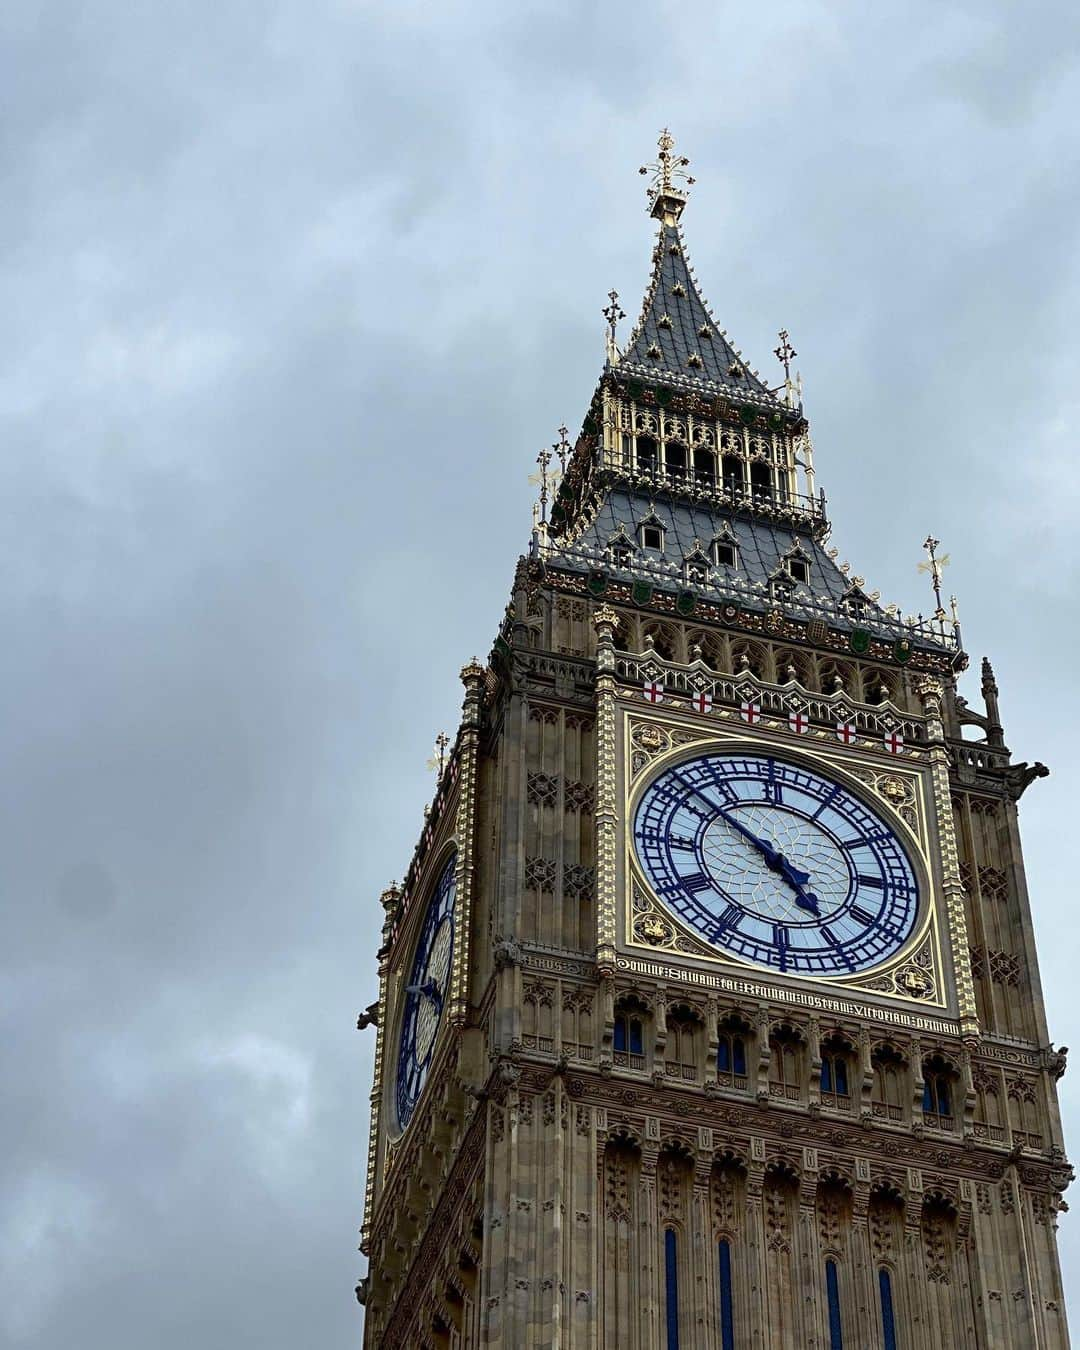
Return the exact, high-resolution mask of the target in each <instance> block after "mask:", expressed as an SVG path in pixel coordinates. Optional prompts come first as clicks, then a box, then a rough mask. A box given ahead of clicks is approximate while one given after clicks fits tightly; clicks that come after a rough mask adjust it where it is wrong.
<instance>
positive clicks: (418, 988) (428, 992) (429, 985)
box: [405, 980, 442, 1012]
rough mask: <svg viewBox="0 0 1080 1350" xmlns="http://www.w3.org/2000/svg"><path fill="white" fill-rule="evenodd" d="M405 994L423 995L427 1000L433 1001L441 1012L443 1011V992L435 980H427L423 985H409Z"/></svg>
mask: <svg viewBox="0 0 1080 1350" xmlns="http://www.w3.org/2000/svg"><path fill="white" fill-rule="evenodd" d="M405 992H406V993H407V994H423V995H424V997H425V998H429V999H431V1001H432V1003H434V1004H435V1007H436V1008H437V1009H438V1010H439V1011H440V1012H441V1011H442V990H441V989H440V988H439V986H438V985H437V984H436V983H435V981H434V980H425V981H424V983H423V984H407V985H406V986H405Z"/></svg>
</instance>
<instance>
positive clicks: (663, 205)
mask: <svg viewBox="0 0 1080 1350" xmlns="http://www.w3.org/2000/svg"><path fill="white" fill-rule="evenodd" d="M689 163H690V161H689V160H688V159H687V157H686V156H685V155H677V154H675V137H674V136H672V134H671V132H670V131H668V129H667V127H665V128H664V129H663V131H661V133H660V137H659V140H658V141H657V151H656V159H655V160H654V161H653V162H652V163H651V164H643V165H642V166H641V168H640V169H639V170H638V173H641V174H649V173H651V174H652V182H651V183H650V185H649V187H648V189H647V191H646V194H645V195H646V196H647V197H648V199H649V206H650V207H651V208H652V214H653V215H654V216H655V217H656V218H657V220H663V221H664V223H665V225H667V224H670V225H674V223H675V222H676V221H677V220H678V218H679V216H680V215H681V214H682V209H683V207H684V206H685V205H686V189H687V188H688V187H691V186H692V185H693V183H694V179H693V178H691V176H690V175H689V174H688V173H687V172H686V168H687V165H689Z"/></svg>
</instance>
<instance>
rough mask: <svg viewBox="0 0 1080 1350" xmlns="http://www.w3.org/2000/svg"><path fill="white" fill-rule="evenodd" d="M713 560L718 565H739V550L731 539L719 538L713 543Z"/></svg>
mask: <svg viewBox="0 0 1080 1350" xmlns="http://www.w3.org/2000/svg"><path fill="white" fill-rule="evenodd" d="M713 560H714V561H715V563H716V565H717V567H738V565H739V551H738V549H737V548H736V547H735V545H734V544H733V543H732V542H731V541H730V540H729V539H717V541H716V542H715V543H714V544H713Z"/></svg>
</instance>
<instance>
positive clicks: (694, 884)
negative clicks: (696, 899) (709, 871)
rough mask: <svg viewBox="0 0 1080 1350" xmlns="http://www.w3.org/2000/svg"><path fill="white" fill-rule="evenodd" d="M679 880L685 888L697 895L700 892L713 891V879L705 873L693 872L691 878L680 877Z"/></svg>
mask: <svg viewBox="0 0 1080 1350" xmlns="http://www.w3.org/2000/svg"><path fill="white" fill-rule="evenodd" d="M679 879H680V881H681V882H682V884H683V886H684V887H685V888H686V889H687V890H688V891H692V892H693V893H694V894H695V895H696V894H697V893H698V891H705V890H710V891H711V890H712V885H713V880H712V877H710V876H707V875H706V874H705V873H704V872H693V873H691V875H690V876H688V877H680V878H679Z"/></svg>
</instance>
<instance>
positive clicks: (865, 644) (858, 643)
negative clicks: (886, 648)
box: [848, 628, 870, 656]
mask: <svg viewBox="0 0 1080 1350" xmlns="http://www.w3.org/2000/svg"><path fill="white" fill-rule="evenodd" d="M848 646H849V647H850V648H851V650H852V651H853V652H854V653H855V654H856V655H857V656H861V655H862V654H863V652H868V651H869V650H870V634H869V633H868V632H867V631H866V629H865V628H853V629H852V630H851V634H850V636H849V637H848Z"/></svg>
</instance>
